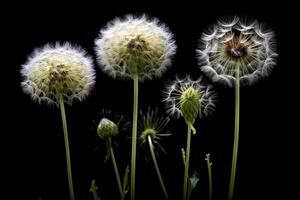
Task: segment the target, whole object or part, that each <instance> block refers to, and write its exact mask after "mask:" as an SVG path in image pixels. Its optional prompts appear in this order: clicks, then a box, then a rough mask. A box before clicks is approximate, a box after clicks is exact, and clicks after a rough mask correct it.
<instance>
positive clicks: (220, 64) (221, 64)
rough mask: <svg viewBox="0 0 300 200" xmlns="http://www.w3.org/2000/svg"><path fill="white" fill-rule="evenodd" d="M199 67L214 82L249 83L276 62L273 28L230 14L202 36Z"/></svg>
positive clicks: (265, 72) (228, 83)
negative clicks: (231, 16) (230, 16)
mask: <svg viewBox="0 0 300 200" xmlns="http://www.w3.org/2000/svg"><path fill="white" fill-rule="evenodd" d="M197 53H198V60H199V65H200V68H201V70H202V71H203V72H204V73H205V74H206V75H207V76H208V77H210V78H211V79H212V81H214V82H220V83H224V84H227V85H229V86H233V85H234V83H235V81H240V82H241V83H242V84H248V85H251V84H253V83H255V82H256V81H257V80H259V79H260V78H262V77H264V76H267V75H268V74H269V73H270V71H271V69H272V68H273V66H274V65H275V64H276V58H277V56H278V54H277V53H276V41H275V36H274V33H273V31H272V30H270V29H267V28H266V27H265V25H264V24H261V23H258V22H257V21H249V20H248V21H247V20H245V19H244V18H239V17H233V18H232V19H230V20H229V21H226V20H220V21H218V23H216V24H215V25H214V26H212V27H210V28H209V29H208V30H207V31H206V32H204V33H203V34H202V36H201V40H200V44H199V48H198V49H197Z"/></svg>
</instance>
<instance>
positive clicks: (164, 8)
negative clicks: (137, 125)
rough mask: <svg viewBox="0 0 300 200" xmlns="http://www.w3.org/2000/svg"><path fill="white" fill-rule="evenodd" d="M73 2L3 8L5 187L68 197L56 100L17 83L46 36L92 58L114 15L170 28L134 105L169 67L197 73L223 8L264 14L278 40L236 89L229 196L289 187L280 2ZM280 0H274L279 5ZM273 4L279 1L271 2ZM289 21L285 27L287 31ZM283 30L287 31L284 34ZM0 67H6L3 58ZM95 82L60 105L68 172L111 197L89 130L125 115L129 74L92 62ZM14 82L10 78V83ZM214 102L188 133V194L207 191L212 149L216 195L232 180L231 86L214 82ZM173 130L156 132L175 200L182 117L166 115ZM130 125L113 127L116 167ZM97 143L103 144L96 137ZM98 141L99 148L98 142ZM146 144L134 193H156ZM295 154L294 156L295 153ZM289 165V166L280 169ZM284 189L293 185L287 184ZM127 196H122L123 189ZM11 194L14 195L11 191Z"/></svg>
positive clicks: (108, 169)
mask: <svg viewBox="0 0 300 200" xmlns="http://www.w3.org/2000/svg"><path fill="white" fill-rule="evenodd" d="M109 4H110V5H107V2H106V4H104V3H101V2H99V3H90V4H88V3H84V2H82V3H70V4H68V5H62V4H61V3H54V2H52V3H51V2H40V3H39V4H32V5H27V6H25V5H15V8H14V9H12V12H10V13H9V14H8V16H11V20H7V19H5V18H4V19H5V20H6V21H7V22H9V23H8V25H9V26H8V29H7V30H9V34H10V36H13V39H12V40H11V41H10V42H11V45H10V47H12V48H13V49H12V52H10V53H11V54H12V56H13V59H12V62H10V63H9V67H10V71H11V72H12V73H13V76H10V77H13V78H9V77H6V76H4V79H5V80H6V78H7V80H9V82H11V83H10V85H11V86H12V89H11V90H10V92H13V98H11V99H8V100H9V101H10V102H9V103H11V104H6V105H11V107H10V108H12V109H10V110H11V111H10V114H8V115H7V116H9V119H11V120H12V121H10V122H13V123H10V124H9V127H10V129H9V130H11V131H9V132H10V133H7V135H10V140H9V141H10V142H11V143H8V144H10V145H8V147H7V148H5V149H6V150H5V152H7V153H6V155H7V158H9V159H8V162H7V163H8V166H9V168H10V169H13V170H12V171H9V175H10V179H11V180H13V182H14V183H12V184H9V185H8V186H9V187H10V188H13V189H14V191H15V192H14V193H11V195H12V196H15V195H20V196H21V197H22V199H32V200H37V199H38V197H39V196H41V197H42V199H43V200H47V199H68V185H67V175H66V166H65V153H64V141H63V132H62V125H61V119H60V112H59V109H58V108H57V107H55V106H51V107H49V106H47V105H44V104H42V105H38V104H37V103H34V102H32V101H31V99H30V97H29V96H28V95H25V94H23V92H22V90H21V87H20V81H21V77H20V73H19V71H20V66H21V65H22V64H23V63H24V62H25V61H26V59H27V56H28V54H30V53H31V52H32V51H33V50H34V48H36V47H40V46H43V45H44V44H46V43H48V42H55V41H69V42H72V43H76V44H79V45H81V46H82V47H83V48H85V49H86V50H87V51H88V53H89V54H90V55H92V56H93V57H94V58H95V53H94V50H93V46H94V39H95V38H96V37H97V35H98V32H99V30H100V28H102V27H103V26H104V25H105V24H106V23H107V22H108V21H109V20H111V19H114V18H115V17H116V16H124V15H126V14H131V13H133V14H142V13H147V14H149V15H150V16H154V17H157V18H159V19H160V20H161V21H162V22H164V23H166V24H167V25H168V26H169V28H170V30H171V31H172V32H173V33H174V35H175V39H176V43H177V46H178V50H177V54H176V56H175V59H174V61H173V65H172V66H171V67H170V70H168V72H167V73H165V75H164V76H163V77H162V78H160V79H157V80H152V81H145V82H144V83H141V84H140V96H139V108H140V109H143V110H145V109H147V108H148V106H151V107H153V108H155V107H159V108H160V111H161V114H162V115H163V114H164V113H165V112H164V111H165V109H164V106H163V104H162V103H161V99H162V97H161V91H162V90H163V89H164V85H165V83H166V82H167V81H168V80H173V79H174V77H175V75H176V74H179V75H184V74H192V76H193V77H195V78H197V77H198V76H199V75H200V74H201V72H200V70H199V67H198V65H197V59H196V56H195V49H196V48H197V44H198V39H199V37H200V35H201V33H202V31H203V30H204V29H205V28H206V27H207V26H208V25H210V24H212V23H215V22H216V20H218V19H219V18H220V17H223V16H226V15H231V14H237V15H242V16H249V17H252V18H256V19H258V20H259V21H261V22H265V23H266V24H268V25H269V27H271V28H272V29H273V30H274V32H275V33H276V38H277V40H278V53H279V58H278V64H277V65H276V67H275V68H274V70H273V72H272V73H271V75H270V76H269V77H268V78H266V79H264V80H261V81H260V82H259V83H257V84H255V85H253V86H250V87H242V88H241V113H240V114H241V116H240V117H241V118H240V123H241V124H240V146H239V155H238V167H237V175H236V190H235V191H236V195H235V196H236V199H272V198H274V197H281V196H282V195H284V196H285V197H284V198H282V199H289V198H288V197H287V196H288V195H289V194H290V192H287V190H286V187H290V185H289V184H288V182H287V179H286V177H289V175H288V174H289V173H291V169H290V167H289V166H290V165H289V164H288V163H289V162H290V161H291V162H292V161H293V160H291V159H290V157H289V155H290V152H291V151H290V150H292V149H294V146H293V145H292V143H289V145H287V142H288V140H289V139H290V135H291V133H293V132H294V131H293V132H291V131H289V129H288V128H287V127H288V126H287V124H286V123H285V122H286V121H287V120H286V119H289V118H292V117H291V116H292V115H290V114H289V113H287V111H288V110H290V111H292V112H293V109H294V107H293V105H292V101H291V100H292V99H293V97H291V96H290V95H291V93H290V91H291V89H290V86H292V85H293V84H294V83H293V82H292V81H293V78H291V74H293V73H291V71H290V70H292V69H293V67H294V66H293V65H290V64H287V63H288V62H290V59H291V58H290V57H289V56H290V53H291V52H289V50H290V49H289V48H288V46H287V45H288V43H292V42H293V36H291V37H289V36H288V35H287V34H286V33H287V32H292V31H293V30H292V29H289V28H287V27H288V24H287V22H290V21H288V20H285V19H284V18H283V17H284V16H283V13H281V12H283V11H282V10H284V9H285V8H284V7H282V6H279V7H276V5H273V6H271V5H267V4H266V5H263V4H261V3H257V4H256V3H254V2H252V3H251V2H249V3H247V2H244V3H243V4H236V3H230V2H228V3H224V4H218V3H214V2H211V3H204V2H200V3H198V4H191V5H187V4H176V5H174V3H172V4H169V5H163V4H162V3H161V2H160V3H155V2H145V3H142V2H139V3H129V2H123V3H122V4H121V3H118V2H109ZM277 6H278V5H277ZM275 7H276V8H275ZM287 30H288V31H287ZM284 34H286V35H284ZM2 67H6V66H2ZM96 72H97V79H96V87H95V88H94V90H93V91H92V92H91V95H90V96H89V97H88V98H87V99H86V100H85V101H83V102H82V103H78V102H77V103H74V104H73V105H72V106H71V107H70V106H66V114H67V120H68V126H69V139H70V145H71V157H72V167H73V181H74V187H75V193H76V197H77V199H92V195H91V193H89V187H90V181H91V180H92V179H95V180H96V183H97V186H98V188H99V193H100V195H101V197H102V198H103V199H118V198H119V196H118V195H119V194H118V190H117V186H116V181H115V176H114V173H113V168H112V165H111V162H107V163H104V149H103V145H102V146H101V144H102V142H101V141H100V139H99V138H98V137H97V136H96V126H97V123H98V122H99V120H100V116H99V113H100V111H101V110H102V109H110V110H112V111H113V112H115V113H120V114H123V115H124V116H125V117H126V118H127V119H128V120H129V121H131V117H132V116H131V115H132V114H131V113H132V95H133V90H132V86H133V84H132V81H130V80H127V81H126V80H125V81H124V80H113V79H111V78H110V77H108V76H106V75H105V74H103V73H102V72H101V71H100V70H99V68H98V67H97V68H96ZM12 82H13V83H12ZM215 88H216V90H217V93H218V96H219V97H218V102H217V108H216V111H215V113H214V114H213V115H212V116H211V117H208V118H206V119H202V120H199V119H198V120H197V122H196V125H195V126H196V129H197V130H198V133H197V135H195V136H193V137H192V150H191V167H190V171H191V172H192V171H197V172H198V173H199V174H200V182H199V184H198V186H197V188H196V189H195V191H194V193H193V194H192V199H207V193H208V188H207V168H206V162H205V161H204V158H205V154H206V153H208V152H209V153H211V159H212V162H213V166H212V167H213V168H212V173H213V192H214V199H217V200H219V199H220V200H222V199H226V196H227V190H228V185H229V176H230V167H231V151H232V143H233V130H234V89H233V88H226V87H223V86H217V85H216V87H215ZM167 129H168V130H170V132H171V133H173V135H172V136H171V137H169V138H166V139H165V140H162V141H161V144H162V145H163V146H164V147H165V149H166V151H167V155H164V154H163V153H161V152H160V153H159V157H158V162H159V164H160V167H161V171H162V175H163V177H164V179H165V182H166V186H167V189H168V191H169V193H170V197H171V199H181V196H182V194H181V193H182V180H183V164H182V159H181V152H180V148H182V147H185V140H186V127H185V123H184V121H183V120H182V119H179V120H176V119H172V120H171V122H170V125H169V126H168V127H167ZM130 134H131V132H130V130H129V131H128V133H122V134H120V136H119V138H118V147H115V152H116V156H117V161H118V164H119V169H120V173H121V174H123V173H124V169H125V167H126V165H128V164H130V152H131V148H130V144H131V143H130V139H128V138H127V137H128V136H130ZM99 145H100V146H99ZM98 147H99V148H98ZM145 156H149V152H147V151H146V152H142V153H140V154H139V157H138V160H137V180H136V183H137V186H136V191H137V199H163V194H162V192H161V189H160V187H159V182H158V180H157V177H156V174H155V171H154V168H153V165H152V163H151V162H148V163H147V161H146V160H145ZM294 159H295V158H294ZM287 169H288V170H287ZM289 191H291V188H290V189H289ZM128 197H129V195H128ZM8 199H15V198H8Z"/></svg>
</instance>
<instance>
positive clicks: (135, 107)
mask: <svg viewBox="0 0 300 200" xmlns="http://www.w3.org/2000/svg"><path fill="white" fill-rule="evenodd" d="M132 79H133V90H134V92H133V123H132V124H133V126H132V145H131V179H130V186H131V187H130V197H131V200H134V199H135V167H136V140H137V118H138V116H137V115H138V92H139V77H138V75H137V74H134V75H133V76H132Z"/></svg>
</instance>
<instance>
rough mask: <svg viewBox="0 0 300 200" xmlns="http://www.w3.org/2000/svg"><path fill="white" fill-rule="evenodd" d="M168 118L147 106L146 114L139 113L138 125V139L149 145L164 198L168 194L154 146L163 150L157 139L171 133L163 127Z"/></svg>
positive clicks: (167, 197)
mask: <svg viewBox="0 0 300 200" xmlns="http://www.w3.org/2000/svg"><path fill="white" fill-rule="evenodd" d="M169 120H170V119H169V118H168V117H161V116H159V114H158V109H155V110H151V109H150V108H149V109H148V112H147V113H146V114H144V113H141V120H139V126H138V132H139V139H140V141H141V144H142V145H146V146H148V147H149V150H150V153H151V158H152V161H153V164H154V167H155V171H156V174H157V176H158V180H159V183H160V186H161V188H162V191H163V193H164V196H165V199H169V195H168V192H167V189H166V186H165V184H164V181H163V178H162V175H161V173H160V169H159V166H158V162H157V159H156V155H155V154H156V152H155V151H154V150H155V146H156V147H158V148H160V149H161V150H162V151H163V152H165V150H164V149H163V147H162V146H161V145H160V144H159V140H160V139H161V138H163V137H167V136H170V135H171V134H170V133H169V132H168V131H166V130H165V127H166V125H167V124H168V123H169Z"/></svg>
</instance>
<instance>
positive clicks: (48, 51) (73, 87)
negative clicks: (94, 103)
mask: <svg viewBox="0 0 300 200" xmlns="http://www.w3.org/2000/svg"><path fill="white" fill-rule="evenodd" d="M21 75H22V76H23V81H22V83H21V85H22V88H23V90H24V92H25V93H28V94H29V95H31V97H32V98H33V99H34V100H36V101H38V102H41V101H45V102H47V103H49V104H51V103H57V98H58V97H59V96H62V97H63V98H64V101H65V102H66V103H72V101H73V100H74V99H78V100H82V99H83V98H84V97H86V96H87V95H88V93H89V91H90V90H91V88H92V86H93V85H94V83H95V71H94V67H93V61H92V59H91V58H90V57H89V56H87V55H86V52H85V51H84V50H82V49H81V48H79V47H74V46H72V45H71V44H69V43H64V44H60V43H56V44H54V45H50V44H47V45H45V46H44V47H42V48H38V49H36V50H35V51H34V52H33V54H32V55H31V56H29V58H28V61H27V62H26V63H25V64H24V65H22V69H21Z"/></svg>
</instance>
